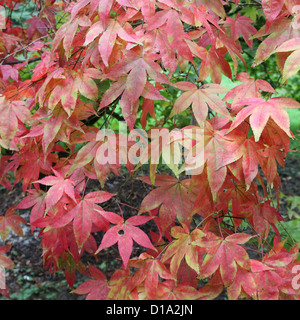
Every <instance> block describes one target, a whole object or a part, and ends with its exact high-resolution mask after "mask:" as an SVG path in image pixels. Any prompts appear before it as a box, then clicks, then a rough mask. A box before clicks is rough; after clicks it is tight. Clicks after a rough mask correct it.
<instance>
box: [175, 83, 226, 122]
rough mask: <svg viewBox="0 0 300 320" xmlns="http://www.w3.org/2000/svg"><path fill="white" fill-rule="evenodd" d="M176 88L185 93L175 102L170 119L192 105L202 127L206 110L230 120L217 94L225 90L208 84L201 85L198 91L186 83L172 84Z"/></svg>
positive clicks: (193, 85) (216, 85) (192, 85)
mask: <svg viewBox="0 0 300 320" xmlns="http://www.w3.org/2000/svg"><path fill="white" fill-rule="evenodd" d="M173 86H175V87H176V88H178V89H180V90H184V91H185V92H184V93H183V94H182V95H181V96H180V97H179V98H178V99H177V100H176V101H175V103H174V106H173V109H172V111H171V114H170V117H173V116H174V115H176V114H180V113H181V112H183V111H184V110H186V109H187V108H188V107H189V106H190V105H192V110H193V113H194V116H195V118H196V120H197V121H198V123H199V125H200V126H202V125H203V122H204V121H205V119H206V117H207V114H208V110H209V109H208V108H211V109H212V110H214V111H215V112H216V113H218V114H220V115H222V116H224V117H227V118H229V119H231V116H230V113H229V112H228V110H227V109H226V106H225V105H224V102H223V101H222V99H221V98H220V97H218V96H217V94H221V93H225V92H227V91H228V89H227V88H225V87H223V86H221V85H218V84H214V83H209V84H205V85H203V86H202V87H201V88H200V89H198V88H197V86H196V85H195V84H192V83H190V82H186V81H180V82H177V83H176V84H174V85H173Z"/></svg>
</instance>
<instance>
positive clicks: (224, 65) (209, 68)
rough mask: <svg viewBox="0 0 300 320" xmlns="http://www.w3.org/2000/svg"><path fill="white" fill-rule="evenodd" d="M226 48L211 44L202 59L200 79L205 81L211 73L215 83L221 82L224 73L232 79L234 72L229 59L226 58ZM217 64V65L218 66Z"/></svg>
mask: <svg viewBox="0 0 300 320" xmlns="http://www.w3.org/2000/svg"><path fill="white" fill-rule="evenodd" d="M225 53H226V50H224V48H218V49H217V48H215V47H214V46H211V47H210V48H209V50H208V51H207V52H206V53H205V54H204V57H203V58H202V61H201V67H200V72H199V79H198V80H199V81H204V80H205V79H206V78H207V77H208V76H209V75H210V77H211V79H212V81H213V82H214V83H217V84H220V83H221V81H222V74H224V75H225V76H226V77H228V78H229V79H232V72H231V68H230V65H229V63H228V61H227V60H226V59H225V58H224V56H225ZM216 66H217V67H216Z"/></svg>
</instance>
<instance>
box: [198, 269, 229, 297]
mask: <svg viewBox="0 0 300 320" xmlns="http://www.w3.org/2000/svg"><path fill="white" fill-rule="evenodd" d="M223 291H224V284H223V281H222V278H221V275H220V272H219V270H218V271H217V272H215V273H214V275H213V276H212V277H211V279H210V280H209V281H208V282H207V283H206V284H205V285H204V286H203V287H201V288H200V289H199V290H198V292H199V300H214V299H215V298H217V297H218V296H219V295H220V294H221V293H222V292H223Z"/></svg>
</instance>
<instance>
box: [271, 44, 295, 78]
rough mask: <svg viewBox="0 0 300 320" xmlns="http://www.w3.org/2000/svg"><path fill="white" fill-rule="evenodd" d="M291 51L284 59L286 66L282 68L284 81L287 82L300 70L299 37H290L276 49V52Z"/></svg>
mask: <svg viewBox="0 0 300 320" xmlns="http://www.w3.org/2000/svg"><path fill="white" fill-rule="evenodd" d="M290 51H292V52H291V54H290V55H289V56H288V57H287V58H286V60H285V61H284V67H283V70H282V73H283V77H282V82H283V83H285V82H286V81H287V79H288V78H290V77H291V76H293V75H294V74H296V73H297V72H298V71H299V70H300V65H299V60H300V44H299V38H298V39H295V38H294V39H290V40H288V41H286V42H284V43H283V44H282V45H281V46H279V47H278V48H277V49H276V52H290Z"/></svg>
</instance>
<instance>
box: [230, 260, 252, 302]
mask: <svg viewBox="0 0 300 320" xmlns="http://www.w3.org/2000/svg"><path fill="white" fill-rule="evenodd" d="M243 292H245V293H246V294H247V295H248V296H249V297H250V298H253V299H256V298H257V296H256V292H257V287H256V283H255V281H254V277H253V274H252V273H251V272H250V271H248V270H245V269H243V268H241V267H240V266H239V265H238V266H237V273H236V277H235V279H234V281H233V283H232V284H231V285H230V286H229V287H228V288H227V294H228V298H229V299H230V300H237V299H238V298H239V297H240V296H241V294H242V293H243Z"/></svg>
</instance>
